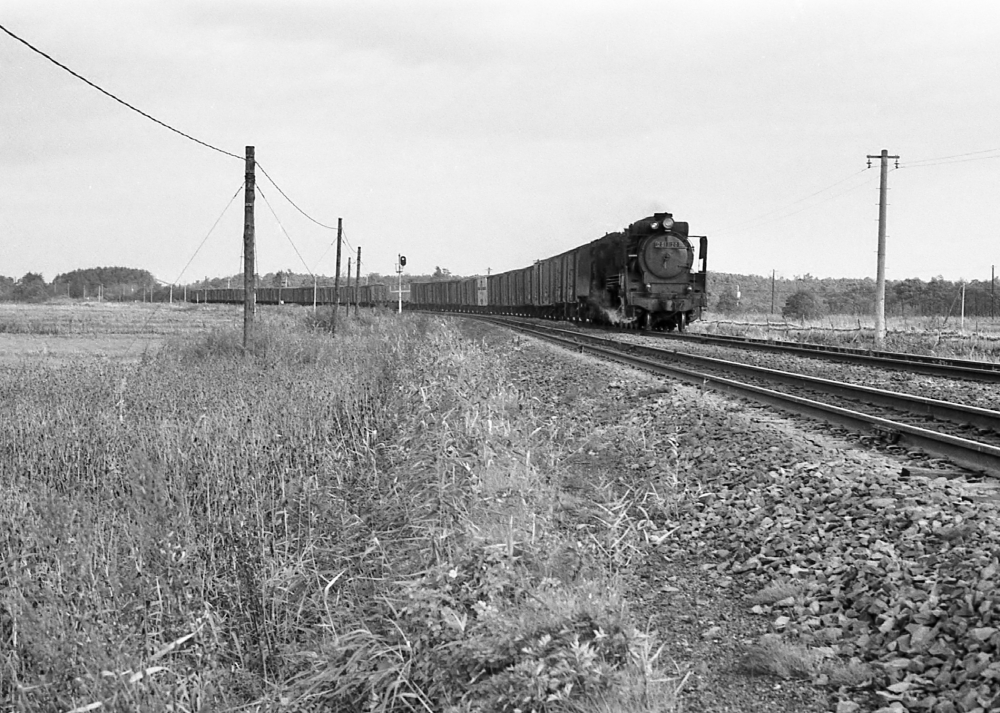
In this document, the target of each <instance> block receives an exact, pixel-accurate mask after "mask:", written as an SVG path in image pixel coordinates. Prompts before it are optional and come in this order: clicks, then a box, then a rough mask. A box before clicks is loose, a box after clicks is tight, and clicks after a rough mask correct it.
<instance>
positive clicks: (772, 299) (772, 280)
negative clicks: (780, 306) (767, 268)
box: [771, 268, 774, 314]
mask: <svg viewBox="0 0 1000 713" xmlns="http://www.w3.org/2000/svg"><path fill="white" fill-rule="evenodd" d="M771 314H774V268H771Z"/></svg>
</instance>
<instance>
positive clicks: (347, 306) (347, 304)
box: [344, 255, 351, 318]
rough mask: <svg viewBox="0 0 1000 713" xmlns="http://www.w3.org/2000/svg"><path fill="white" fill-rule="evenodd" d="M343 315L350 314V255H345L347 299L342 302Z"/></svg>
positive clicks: (347, 315)
mask: <svg viewBox="0 0 1000 713" xmlns="http://www.w3.org/2000/svg"><path fill="white" fill-rule="evenodd" d="M344 316H345V317H348V318H350V316H351V257H350V256H349V255H348V257H347V301H346V302H345V303H344Z"/></svg>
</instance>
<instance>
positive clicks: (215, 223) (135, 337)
mask: <svg viewBox="0 0 1000 713" xmlns="http://www.w3.org/2000/svg"><path fill="white" fill-rule="evenodd" d="M245 185H246V184H244V183H240V187H239V188H237V189H236V192H235V193H234V194H233V197H232V198H230V199H229V202H227V203H226V207H225V208H223V209H222V212H221V213H219V217H218V218H216V219H215V222H214V223H212V227H211V228H209V229H208V232H207V233H205V237H204V238H202V239H201V242H200V243H198V247H196V248H195V249H194V252H193V253H192V254H191V257H190V258H188V261H187V262H186V263H185V264H184V267H182V268H181V271H180V273H178V275H177V277H176V278H175V279H174V281H173V282H171V283H170V285H171V286H173V285H176V284H177V283H178V282H180V281H181V278H182V277H184V273H185V272H187V269H188V268H189V267H191V263H192V262H194V259H195V258H196V257H198V253H199V252H201V249H202V248H203V247H205V243H206V242H208V239H209V237H211V235H212V233H214V232H215V229H216V228H217V227H218V226H219V223H220V222H222V218H223V217H224V216H225V215H226V213H227V212H228V211H229V207H230V206H232V204H233V201H235V200H236V196H238V195H239V194H240V191H242V190H243V188H244V186H245ZM162 307H163V303H162V302H161V303H159V304H158V305H157V306H156V308H154V309H153V311H152V312H150V313H149V316H148V317H146V321H145V322H143V324H142V329H140V330H139V331H138V332H136V333H135V336H133V337H132V341H131V342H129V344H128V346H126V347H125V354H128V353H129V351H131V349H132V347H133V346H134V345H135V343H136V342H137V341H138V340H139V337H138V334H141V333H145V331H146V327H147V326H148V325H149V323H150V322H151V321H152V319H153V317H155V316H156V314H157V312H159V311H160V309H161V308H162Z"/></svg>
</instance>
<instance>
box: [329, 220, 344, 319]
mask: <svg viewBox="0 0 1000 713" xmlns="http://www.w3.org/2000/svg"><path fill="white" fill-rule="evenodd" d="M343 237H344V219H343V218H337V272H336V273H335V274H334V276H333V295H334V297H333V310H332V311H331V313H330V334H336V333H337V312H338V311H339V310H340V241H341V238H343Z"/></svg>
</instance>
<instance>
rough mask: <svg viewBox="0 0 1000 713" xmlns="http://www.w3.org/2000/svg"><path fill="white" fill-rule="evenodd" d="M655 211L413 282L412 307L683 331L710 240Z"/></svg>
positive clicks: (700, 302) (693, 314)
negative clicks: (513, 261)
mask: <svg viewBox="0 0 1000 713" xmlns="http://www.w3.org/2000/svg"><path fill="white" fill-rule="evenodd" d="M697 252H698V254H697V259H698V262H699V263H700V265H699V266H698V267H697V268H696V267H695V249H694V247H693V246H692V244H691V241H690V240H689V238H688V224H687V223H682V222H677V221H675V220H674V218H673V215H672V214H670V213H656V214H654V215H652V216H651V217H649V218H643V219H642V220H638V221H636V222H635V223H632V224H631V225H630V226H628V228H626V229H625V230H623V231H621V232H620V233H608V234H607V235H605V236H604V237H603V238H598V239H597V240H594V241H593V242H590V243H587V244H586V245H581V246H580V247H577V248H574V249H572V250H570V251H568V252H565V253H563V254H561V255H556V256H555V257H551V258H548V259H547V260H539V261H538V262H536V263H535V264H534V265H532V266H530V267H526V268H523V269H520V270H511V271H510V272H502V273H499V274H495V275H490V276H488V277H469V278H465V279H459V280H449V281H446V282H422V283H413V284H411V285H410V304H411V306H412V307H413V308H414V309H428V310H443V311H450V312H469V313H485V314H505V315H517V316H524V317H548V318H552V319H568V320H580V321H590V322H598V323H613V324H627V325H632V326H635V327H638V328H642V329H659V330H667V331H671V330H674V329H677V330H683V329H684V328H685V327H686V326H687V325H688V324H689V323H690V322H692V321H694V320H696V319H699V318H700V317H701V313H702V310H703V309H704V308H705V304H706V299H707V279H706V278H707V270H708V239H707V238H706V237H704V236H701V237H700V238H699V245H698V251H697Z"/></svg>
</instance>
